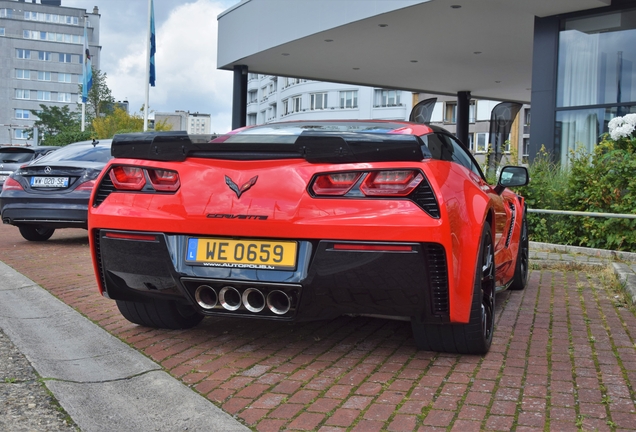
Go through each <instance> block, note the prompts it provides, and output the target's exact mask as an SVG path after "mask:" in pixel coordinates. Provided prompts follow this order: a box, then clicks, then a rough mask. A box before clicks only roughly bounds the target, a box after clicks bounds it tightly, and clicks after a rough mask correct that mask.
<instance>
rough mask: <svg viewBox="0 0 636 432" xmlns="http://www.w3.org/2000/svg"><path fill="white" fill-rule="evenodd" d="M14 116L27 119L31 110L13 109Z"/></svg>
mask: <svg viewBox="0 0 636 432" xmlns="http://www.w3.org/2000/svg"><path fill="white" fill-rule="evenodd" d="M15 118H17V119H23V120H26V119H29V118H31V112H30V111H29V110H25V109H17V110H15Z"/></svg>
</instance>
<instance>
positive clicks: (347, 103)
mask: <svg viewBox="0 0 636 432" xmlns="http://www.w3.org/2000/svg"><path fill="white" fill-rule="evenodd" d="M340 108H358V90H350V91H341V92H340Z"/></svg>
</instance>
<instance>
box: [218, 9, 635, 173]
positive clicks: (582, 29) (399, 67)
mask: <svg viewBox="0 0 636 432" xmlns="http://www.w3.org/2000/svg"><path fill="white" fill-rule="evenodd" d="M320 3H321V2H318V1H313V0H296V1H295V2H294V8H288V7H285V0H243V1H241V3H239V4H238V5H236V6H234V7H232V8H231V9H229V10H227V11H225V12H224V13H223V14H221V15H220V16H219V17H218V21H219V41H218V52H217V66H218V67H219V68H220V69H226V70H232V71H234V77H235V83H234V89H235V93H234V94H235V98H234V101H233V105H234V112H233V120H234V121H236V123H234V124H233V126H236V125H238V124H245V122H246V118H247V116H246V109H245V108H246V107H245V106H243V107H242V105H245V102H244V101H246V100H247V97H246V95H247V83H246V80H247V75H248V74H249V73H260V74H267V75H279V76H294V77H298V78H300V79H312V80H321V81H329V82H338V83H344V84H358V85H365V86H373V87H376V88H383V89H402V90H408V91H412V92H414V93H427V94H438V95H445V96H451V97H455V98H456V100H457V104H456V116H457V118H456V135H457V136H458V137H459V138H460V139H461V140H462V141H464V142H469V140H470V132H469V125H470V109H471V106H470V101H471V100H474V99H482V100H499V101H511V102H518V103H521V104H524V105H525V106H527V105H528V104H529V105H530V106H531V107H532V123H530V122H529V111H527V114H528V118H527V119H525V118H522V119H521V120H520V122H522V123H523V125H524V127H526V126H529V141H528V142H527V143H526V144H525V148H526V149H527V153H528V154H529V157H530V159H532V158H533V156H534V155H536V153H537V152H538V150H539V149H540V148H541V147H542V146H544V147H545V148H546V150H547V151H548V152H550V153H551V154H552V155H553V156H554V157H555V159H557V160H560V161H561V162H563V163H564V164H565V163H567V160H568V155H569V153H570V150H572V149H575V148H577V147H583V148H585V149H587V150H591V149H593V148H594V146H595V145H596V143H597V142H598V141H599V139H600V137H601V136H602V134H603V133H604V132H607V124H608V122H609V120H610V119H612V118H613V117H615V116H620V115H624V114H626V113H629V112H636V88H635V87H634V85H635V84H636V67H635V66H636V44H635V43H634V41H636V0H551V1H534V0H527V1H496V2H493V1H492V0H374V1H373V2H361V1H357V0H341V1H339V2H337V4H335V3H334V6H333V7H331V8H321V7H320ZM362 4H365V5H367V6H368V7H360V6H361V5H362ZM327 9H328V10H327ZM264 22H267V25H263V23H264ZM243 80H244V81H245V82H243ZM241 92H243V93H241ZM522 113H523V111H522ZM522 115H524V114H522ZM525 132H526V130H525V129H524V133H525Z"/></svg>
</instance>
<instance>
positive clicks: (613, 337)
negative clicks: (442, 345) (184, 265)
mask: <svg viewBox="0 0 636 432" xmlns="http://www.w3.org/2000/svg"><path fill="white" fill-rule="evenodd" d="M0 261H3V262H4V263H6V264H8V265H10V266H11V267H13V268H14V269H16V270H17V271H19V272H21V273H23V274H25V275H26V276H28V277H30V278H31V279H33V280H34V281H35V282H37V283H38V284H40V285H41V286H42V287H44V288H45V289H47V290H49V291H50V292H51V293H52V294H54V295H55V296H57V297H58V298H60V299H61V300H62V301H64V302H66V303H67V304H69V305H71V306H72V307H74V308H75V309H76V310H78V311H79V312H80V313H82V314H84V315H85V316H87V317H88V318H89V319H91V320H93V321H94V322H96V323H97V324H99V325H100V326H102V327H103V328H105V329H106V330H108V331H109V332H111V333H112V334H113V335H115V336H117V337H119V338H121V339H122V340H123V341H125V342H127V343H128V344H130V345H131V346H133V347H135V348H136V349H138V350H139V351H140V352H142V353H144V354H145V355H147V356H148V357H150V358H152V359H153V360H155V361H156V362H157V363H159V364H161V365H162V366H163V367H164V368H165V369H166V370H167V371H168V372H169V373H171V374H172V375H173V376H175V377H177V378H179V379H180V380H182V381H183V382H184V383H186V384H188V385H189V386H191V387H192V388H193V389H194V390H196V391H198V392H199V393H201V394H203V395H205V396H206V397H207V398H209V399H210V400H211V401H213V402H214V403H215V404H217V405H218V406H220V407H222V408H223V409H224V410H225V411H226V412H228V413H230V414H232V415H234V416H235V417H236V418H238V419H240V420H241V421H242V422H244V423H245V424H247V425H249V426H250V427H252V428H253V429H254V430H258V431H277V430H320V431H340V430H354V431H374V430H389V431H412V430H421V431H424V430H425V431H430V430H450V431H455V430H460V431H472V430H511V429H516V430H517V431H523V430H554V431H565V430H586V431H587V430H600V431H602V430H636V406H635V404H636V392H635V390H636V344H635V342H636V315H635V314H634V312H633V309H630V308H628V307H626V305H625V303H624V301H623V298H622V296H621V295H620V294H617V293H616V292H615V291H612V290H608V289H606V286H607V283H608V282H607V281H608V279H611V277H610V273H607V272H602V271H600V270H593V269H591V268H583V269H578V270H577V269H576V268H575V267H574V268H573V267H571V266H570V267H567V268H561V269H559V268H538V267H537V268H535V269H534V270H532V272H531V275H530V283H529V286H528V288H527V289H526V290H525V291H523V292H505V293H502V294H499V295H498V296H497V329H496V331H495V336H494V341H493V345H492V348H491V350H490V352H489V353H488V355H486V356H484V357H480V356H465V355H464V356H462V355H448V354H437V353H432V352H422V351H419V352H418V351H416V350H415V347H414V343H413V339H412V336H411V330H410V326H409V324H408V323H405V322H397V321H388V320H381V319H372V318H362V317H357V318H353V317H341V318H338V319H335V320H332V321H321V322H313V323H300V324H286V323H278V322H267V321H256V320H239V319H229V318H224V319H220V318H206V319H205V320H204V321H203V322H202V324H201V325H199V326H198V327H197V328H195V329H191V330H186V331H167V330H156V329H148V328H144V327H139V326H136V325H133V324H130V323H129V322H128V321H126V320H124V319H123V318H122V317H121V316H120V315H119V312H118V311H117V308H116V306H115V303H114V302H112V301H110V300H107V299H104V298H101V297H100V296H99V295H98V293H97V289H96V286H95V278H94V276H93V272H92V267H91V264H90V256H89V248H88V239H87V236H86V232H85V231H82V230H60V231H57V232H56V233H55V234H54V236H53V237H52V238H51V239H50V240H49V241H48V242H45V243H33V242H27V241H25V240H23V239H22V237H20V235H19V233H18V230H17V229H16V228H15V227H11V226H6V225H3V226H0Z"/></svg>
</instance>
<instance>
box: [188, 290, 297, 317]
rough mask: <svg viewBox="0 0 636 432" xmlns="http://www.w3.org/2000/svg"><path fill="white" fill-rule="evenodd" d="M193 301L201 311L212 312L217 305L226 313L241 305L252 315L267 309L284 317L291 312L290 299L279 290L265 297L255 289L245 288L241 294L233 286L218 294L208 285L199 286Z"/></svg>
mask: <svg viewBox="0 0 636 432" xmlns="http://www.w3.org/2000/svg"><path fill="white" fill-rule="evenodd" d="M194 299H195V301H196V302H197V304H198V305H199V306H201V308H202V309H205V310H212V309H214V308H215V307H217V305H219V304H220V305H221V306H222V307H223V309H225V310H228V311H236V310H238V309H239V308H240V307H241V305H243V306H245V309H247V310H248V311H250V312H252V313H259V312H262V311H263V310H265V308H266V307H267V309H269V310H270V311H271V312H272V313H273V314H275V315H285V314H286V313H287V312H289V311H290V310H291V303H292V299H291V297H290V296H289V295H288V294H287V293H285V292H284V291H281V290H273V291H270V292H269V293H268V294H267V295H265V293H263V292H262V291H261V290H259V289H256V288H247V289H246V290H245V291H243V294H242V295H241V293H240V292H239V290H238V289H236V288H234V287H233V286H225V287H223V288H221V290H220V291H219V292H218V294H217V291H216V290H215V289H214V288H212V287H211V286H209V285H199V286H198V287H197V289H196V290H195V291H194Z"/></svg>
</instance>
